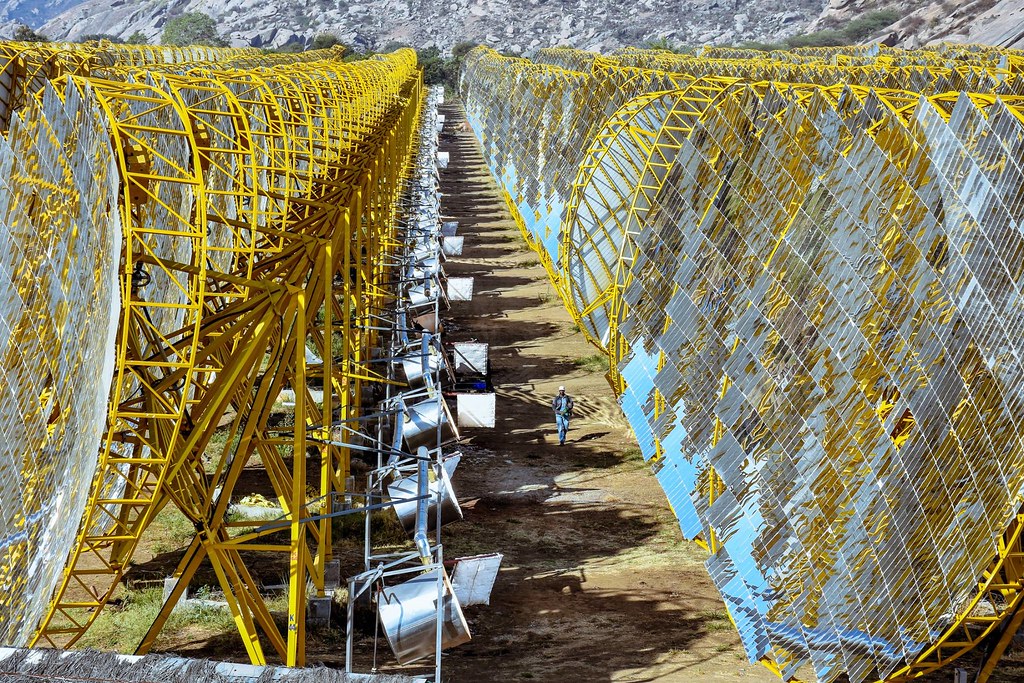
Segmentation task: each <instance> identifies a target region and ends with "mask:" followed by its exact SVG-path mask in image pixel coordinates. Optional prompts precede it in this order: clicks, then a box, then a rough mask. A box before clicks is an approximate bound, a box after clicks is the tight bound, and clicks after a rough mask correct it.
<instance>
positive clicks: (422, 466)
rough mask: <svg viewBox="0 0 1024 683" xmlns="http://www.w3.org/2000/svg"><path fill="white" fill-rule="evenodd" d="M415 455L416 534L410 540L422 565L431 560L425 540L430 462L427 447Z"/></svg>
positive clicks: (418, 449)
mask: <svg viewBox="0 0 1024 683" xmlns="http://www.w3.org/2000/svg"><path fill="white" fill-rule="evenodd" d="M416 455H418V456H419V462H418V464H417V466H418V469H417V472H418V477H417V482H416V497H417V500H416V533H415V534H414V535H413V537H412V540H413V542H414V543H415V544H416V549H417V550H418V551H419V553H420V559H421V560H422V561H423V564H430V562H431V560H432V559H433V558H432V557H431V555H430V541H429V540H428V538H427V515H428V514H429V512H430V477H429V474H428V472H429V467H430V461H429V456H428V453H427V447H426V446H420V447H419V448H417V449H416Z"/></svg>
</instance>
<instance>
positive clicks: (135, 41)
mask: <svg viewBox="0 0 1024 683" xmlns="http://www.w3.org/2000/svg"><path fill="white" fill-rule="evenodd" d="M124 42H126V43H128V44H129V45H149V38H147V37H146V34H144V33H143V32H142V31H136V32H135V33H133V34H131V35H130V36H128V37H127V38H126V39H125V41H124Z"/></svg>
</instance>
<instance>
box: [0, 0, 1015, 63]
mask: <svg viewBox="0 0 1024 683" xmlns="http://www.w3.org/2000/svg"><path fill="white" fill-rule="evenodd" d="M884 9H891V10H896V11H897V12H898V17H899V20H898V21H896V22H895V23H894V24H892V25H888V26H885V27H884V28H882V29H879V30H878V31H877V32H876V33H875V34H873V35H872V36H870V37H869V39H885V41H886V42H887V43H889V44H897V45H904V46H908V47H914V46H918V45H922V44H925V43H927V42H929V41H937V40H954V41H959V42H965V41H970V42H986V43H991V44H1000V45H1005V46H1024V0H902V1H897V0H49V1H48V2H38V1H36V0H0V34H3V33H4V28H5V26H6V28H7V31H8V32H9V31H10V30H11V27H12V26H13V24H14V23H18V22H20V23H26V24H28V25H29V26H31V27H33V28H36V29H39V30H41V31H42V32H43V33H44V34H46V35H47V36H49V37H50V38H54V39H65V38H70V39H75V38H77V37H80V36H82V35H87V34H96V33H108V34H113V35H117V36H121V37H125V36H128V35H130V34H132V33H134V32H136V31H140V32H141V33H142V34H144V35H146V36H147V37H148V38H149V39H150V41H151V42H157V41H158V40H159V36H160V34H161V32H162V30H163V25H164V24H165V22H166V21H167V20H168V19H169V18H171V17H174V16H176V15H178V14H181V13H184V12H204V13H206V14H209V15H210V16H212V17H214V18H215V19H216V20H217V21H218V23H219V25H220V27H221V33H222V34H223V35H224V36H225V37H226V38H227V39H228V40H230V42H231V44H233V45H236V46H244V45H252V46H256V47H281V46H285V45H296V46H298V45H307V44H308V43H309V42H310V41H311V40H312V37H313V36H315V35H316V34H318V33H323V32H329V33H334V34H336V35H337V36H338V37H339V38H341V39H342V41H344V42H346V43H348V44H351V45H354V46H356V47H361V48H373V49H382V48H384V47H386V46H388V44H389V43H406V44H411V45H414V46H416V47H430V46H437V47H439V48H441V49H442V50H446V49H449V48H451V46H452V45H454V44H455V43H457V42H459V41H463V40H468V41H473V42H485V43H488V44H490V45H493V46H495V47H497V48H500V49H503V50H507V51H510V52H512V53H517V54H519V53H525V52H529V51H530V50H532V49H535V48H538V47H547V46H552V45H574V46H577V47H583V48H588V49H595V50H603V51H607V50H612V49H615V48H617V47H620V46H622V45H629V44H634V45H635V44H641V43H643V42H645V41H650V40H658V39H664V40H666V41H667V42H668V43H670V44H689V45H701V44H705V43H714V44H724V45H729V44H740V43H743V42H746V41H757V42H763V43H777V42H780V41H783V40H785V39H786V38H789V37H792V36H794V35H798V34H806V33H808V32H812V31H821V30H829V29H840V30H841V29H842V27H843V25H844V24H845V23H847V22H849V21H850V20H852V19H854V18H856V17H858V16H864V15H865V14H870V13H872V12H878V11H879V10H884Z"/></svg>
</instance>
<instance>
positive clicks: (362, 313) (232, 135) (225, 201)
mask: <svg viewBox="0 0 1024 683" xmlns="http://www.w3.org/2000/svg"><path fill="white" fill-rule="evenodd" d="M341 54H342V51H341V50H338V49H335V50H330V51H322V52H314V53H306V54H303V55H288V56H267V55H261V54H260V53H258V52H256V51H252V50H243V51H238V50H213V49H208V48H196V49H172V48H151V47H136V46H127V47H125V46H111V45H105V44H104V45H99V46H91V47H86V48H83V47H79V46H74V47H71V46H45V47H39V46H27V45H12V44H8V45H6V46H3V48H2V49H0V55H6V56H7V59H8V61H7V69H8V71H9V72H10V73H11V74H12V75H13V76H14V78H13V79H12V81H11V82H12V83H14V85H15V87H12V88H11V89H10V90H9V92H6V93H2V94H3V97H2V98H0V99H2V100H3V102H2V104H3V105H4V106H6V110H4V111H5V112H7V115H6V118H4V119H3V124H4V127H6V126H7V124H8V123H9V122H10V113H11V112H15V113H16V112H17V110H18V109H19V108H22V107H33V106H39V105H38V103H37V102H36V101H35V100H33V99H32V97H31V95H32V94H34V93H35V92H38V91H39V85H40V83H42V82H45V81H46V80H54V79H63V81H64V85H65V86H66V87H67V88H73V89H76V90H77V91H78V93H79V94H80V95H81V96H82V98H83V100H84V101H85V102H87V103H88V106H90V107H91V108H92V111H93V115H94V116H96V117H98V118H99V119H100V120H102V121H103V122H104V124H105V126H106V127H107V129H108V130H109V131H110V145H111V154H112V155H113V156H114V157H115V158H116V159H117V163H118V168H119V171H120V176H121V197H120V200H119V210H120V217H121V222H122V225H123V231H124V247H123V248H124V251H123V254H122V268H121V272H120V275H119V282H120V294H121V302H122V310H121V319H120V325H119V332H118V343H117V349H116V352H117V363H116V374H115V378H114V382H113V390H112V394H111V401H110V411H109V416H108V420H107V434H106V437H105V439H104V440H103V447H102V452H101V453H100V457H99V468H98V470H97V474H96V476H95V480H94V482H93V487H92V495H91V499H90V501H89V505H88V507H87V509H86V511H85V514H84V516H83V519H82V521H81V524H80V526H79V535H78V542H77V544H76V547H75V548H74V549H73V550H72V551H71V553H70V556H69V560H68V563H67V568H66V570H65V574H64V577H63V580H62V581H61V583H60V585H59V586H58V587H57V589H56V591H55V594H54V597H53V600H52V603H51V606H50V609H49V612H48V614H47V616H46V618H45V619H44V621H43V623H42V624H41V626H40V629H39V631H38V633H37V635H36V637H35V642H43V643H47V644H50V645H55V646H62V647H64V646H69V645H71V644H73V643H75V642H76V641H77V640H78V639H79V638H80V637H81V636H82V634H83V633H84V632H85V630H86V629H88V628H89V626H90V625H91V624H92V623H93V622H94V621H95V619H96V617H97V615H98V614H99V612H100V610H101V609H102V608H103V606H104V605H105V604H106V603H107V602H108V601H109V600H110V599H111V598H112V596H113V595H114V593H115V590H116V589H117V586H118V585H119V582H120V581H121V579H122V578H123V577H124V574H125V572H126V571H127V569H128V567H129V564H130V561H131V558H132V555H133V553H134V552H135V549H136V547H137V546H138V543H139V540H140V538H141V535H142V534H143V533H144V531H145V529H146V528H147V526H148V525H149V523H150V522H151V521H152V519H153V517H154V516H155V515H156V514H157V513H158V512H159V511H160V510H161V509H162V508H163V507H165V506H166V505H167V504H171V505H173V506H175V507H177V508H178V509H179V510H180V511H181V512H182V513H183V514H184V515H185V516H186V517H187V518H188V519H189V520H190V521H191V522H192V523H193V525H194V526H195V528H196V535H195V537H194V539H193V540H192V542H191V544H190V546H189V548H188V550H187V552H186V553H185V555H184V557H183V558H182V560H181V562H180V564H179V566H178V568H177V570H176V573H175V575H176V577H177V579H178V580H177V583H176V587H175V589H174V591H173V592H172V595H171V596H170V598H169V599H168V600H167V601H166V603H165V605H164V607H163V609H162V611H161V613H160V615H159V617H158V618H157V620H156V622H155V623H154V625H153V627H152V628H151V630H150V632H149V633H148V634H147V636H146V637H145V639H144V640H143V642H142V643H141V644H140V647H139V649H140V651H141V652H145V651H146V650H148V649H149V648H150V647H151V646H152V644H153V642H154V640H155V638H156V636H157V635H158V634H159V631H160V629H161V628H162V626H163V624H164V623H165V622H166V619H167V617H168V616H169V615H170V613H171V610H172V609H173V608H174V606H175V603H176V602H177V600H179V599H180V597H181V595H182V594H183V592H184V590H185V588H186V587H187V585H188V582H189V580H190V579H191V578H192V576H193V574H194V573H195V571H196V569H197V568H198V567H199V566H200V563H201V562H202V561H203V560H204V559H208V560H209V561H210V563H211V565H212V566H213V569H214V572H215V574H216V576H217V578H218V581H219V583H220V585H221V587H222V589H223V591H224V595H225V597H226V599H227V602H228V605H229V607H230V609H231V613H232V615H233V616H234V619H235V622H236V624H237V626H238V629H239V632H240V633H241V635H242V637H243V641H244V643H245V646H246V649H247V651H248V653H249V657H250V659H251V660H252V661H253V662H254V663H258V664H262V663H265V662H266V656H265V654H264V652H263V649H262V645H261V642H260V637H259V633H262V634H263V635H264V636H265V638H266V642H269V643H270V645H271V647H272V648H273V650H274V651H275V654H276V656H277V657H278V658H279V659H280V660H281V661H282V662H285V663H286V664H288V665H290V666H301V665H302V664H303V662H304V657H305V654H304V651H305V634H304V629H305V607H306V596H305V592H306V585H307V581H308V582H311V583H312V585H313V586H314V587H315V589H316V590H317V591H318V592H319V593H320V594H321V595H322V594H323V591H324V568H325V566H326V563H327V562H328V561H329V559H330V552H331V547H330V546H331V519H330V517H323V518H321V519H318V520H317V521H315V522H313V521H310V518H311V517H312V512H311V510H310V505H311V497H310V493H309V491H308V489H307V474H308V473H307V471H306V469H307V468H306V454H307V450H308V449H309V448H310V446H311V444H313V445H314V447H315V449H316V451H317V452H318V454H319V461H320V472H319V473H318V476H317V477H316V480H317V485H315V486H314V488H313V490H314V491H316V493H315V494H314V495H313V496H312V499H313V500H316V501H318V504H320V503H319V502H320V501H326V503H323V504H325V505H328V506H329V505H330V501H331V500H332V499H333V496H334V494H335V493H336V492H341V491H344V484H345V480H346V478H347V476H348V450H347V449H346V448H345V447H344V446H340V447H339V446H337V445H334V444H336V443H338V442H339V438H338V437H337V436H335V435H332V434H331V425H332V423H335V422H336V421H337V420H338V419H341V420H343V421H345V420H350V419H351V418H353V417H355V416H357V415H358V411H359V409H360V406H361V402H362V391H363V385H364V384H365V383H366V382H367V381H374V380H377V379H379V378H378V377H377V375H376V373H375V372H374V371H373V370H372V369H371V368H370V366H369V363H368V359H369V354H370V349H371V348H372V347H373V345H374V344H375V341H376V340H375V335H376V334H377V333H376V331H375V329H374V328H375V326H374V325H371V324H369V320H370V316H371V315H372V314H373V313H374V311H376V310H378V309H379V308H380V307H381V306H382V304H383V302H384V299H385V297H387V296H388V293H387V292H388V282H387V280H386V278H385V275H386V270H385V268H384V266H383V265H382V264H383V263H386V262H387V261H388V260H389V259H388V258H387V257H388V254H389V253H390V250H391V249H393V248H394V246H395V232H394V231H395V225H396V217H397V200H398V196H399V191H400V184H401V179H402V178H403V177H404V176H405V175H406V174H407V166H408V164H409V163H410V154H411V145H412V142H413V131H414V125H415V122H416V120H417V116H418V112H419V107H420V100H421V97H422V92H421V91H422V86H421V79H420V75H419V72H418V71H417V69H416V60H415V54H414V53H413V52H412V51H411V50H401V51H399V52H396V53H393V54H391V55H385V56H377V57H373V58H371V59H367V60H364V61H360V62H353V63H342V62H341V61H339V60H338V57H340V56H341ZM26 65H32V66H31V68H29V67H27V66H26ZM100 76H102V77H100ZM65 92H66V91H65ZM310 379H319V381H320V382H321V384H322V386H323V389H324V391H323V398H322V399H321V400H320V401H319V405H318V402H316V401H314V400H313V396H312V394H311V393H310V390H309V385H308V382H309V380H310ZM289 386H290V387H291V388H292V389H293V390H294V393H295V420H294V426H293V427H292V428H290V429H287V430H283V429H277V428H272V427H271V426H270V425H269V417H270V412H271V408H272V406H273V404H274V402H275V401H276V400H277V398H278V396H279V395H280V393H281V391H282V390H283V389H284V388H286V387H289ZM218 425H226V429H227V431H228V435H229V436H228V439H227V442H226V444H225V445H224V446H223V447H222V448H220V449H218V452H216V453H212V454H211V453H209V452H208V451H209V445H210V437H211V436H212V434H213V432H214V430H215V429H216V428H217V427H218ZM348 438H350V437H347V436H343V437H341V439H340V442H341V443H345V442H346V441H347V439H348ZM254 454H258V456H259V457H260V459H261V460H262V464H263V467H264V469H265V472H266V475H267V477H268V479H269V481H270V484H271V486H272V487H273V490H274V491H275V493H276V495H277V498H278V501H279V503H280V505H281V507H282V509H283V511H284V514H283V517H282V518H281V519H280V520H279V521H278V522H276V523H273V524H268V525H265V526H264V527H261V528H259V529H257V530H255V531H252V530H250V529H251V528H252V526H253V525H252V523H251V522H249V523H235V522H231V521H229V520H228V519H227V508H228V505H229V504H230V502H231V497H232V494H233V491H234V490H235V486H236V484H237V482H238V479H239V477H240V475H241V473H242V469H243V468H244V467H245V465H246V463H247V462H248V461H249V459H250V457H251V456H252V455H254ZM242 526H245V527H249V529H242V528H240V527H242ZM277 534H286V536H287V540H285V541H282V540H281V539H277V538H276V535H277ZM250 553H281V554H287V556H288V564H289V567H290V570H289V571H290V575H289V606H288V625H287V628H286V631H285V632H284V633H282V632H281V631H280V630H279V629H278V628H277V626H276V625H275V622H274V620H273V617H272V615H271V614H270V611H269V609H268V608H267V606H266V604H265V601H264V599H263V597H262V595H261V594H260V587H259V585H258V584H257V583H256V582H255V581H254V579H253V576H252V574H251V572H250V571H249V570H248V569H247V567H246V559H245V557H246V556H247V555H248V554H250Z"/></svg>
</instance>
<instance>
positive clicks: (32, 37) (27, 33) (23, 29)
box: [14, 24, 50, 43]
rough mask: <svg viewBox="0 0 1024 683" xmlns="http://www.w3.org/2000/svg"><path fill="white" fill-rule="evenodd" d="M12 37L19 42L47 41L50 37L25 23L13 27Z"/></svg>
mask: <svg viewBox="0 0 1024 683" xmlns="http://www.w3.org/2000/svg"><path fill="white" fill-rule="evenodd" d="M14 39H15V40H17V41H18V42H20V43H48V42H50V39H49V38H47V37H46V36H44V35H43V34H42V33H36V32H35V31H33V30H32V29H31V28H29V27H28V26H26V25H25V24H20V25H19V26H18V28H16V29H14Z"/></svg>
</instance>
